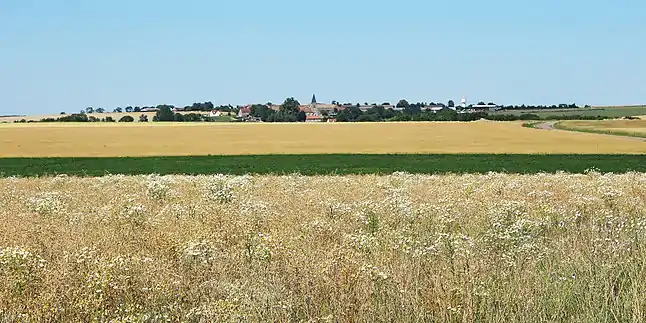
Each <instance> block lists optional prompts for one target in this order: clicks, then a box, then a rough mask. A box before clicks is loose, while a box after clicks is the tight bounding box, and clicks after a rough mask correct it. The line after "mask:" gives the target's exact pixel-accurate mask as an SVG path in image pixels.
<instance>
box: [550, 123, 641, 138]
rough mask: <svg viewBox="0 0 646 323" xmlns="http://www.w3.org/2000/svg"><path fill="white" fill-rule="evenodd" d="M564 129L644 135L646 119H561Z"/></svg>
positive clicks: (560, 124)
mask: <svg viewBox="0 0 646 323" xmlns="http://www.w3.org/2000/svg"><path fill="white" fill-rule="evenodd" d="M559 126H561V127H562V128H565V129H571V130H582V131H591V132H600V133H607V134H617V135H632V136H638V137H646V120H595V121H562V122H560V123H559Z"/></svg>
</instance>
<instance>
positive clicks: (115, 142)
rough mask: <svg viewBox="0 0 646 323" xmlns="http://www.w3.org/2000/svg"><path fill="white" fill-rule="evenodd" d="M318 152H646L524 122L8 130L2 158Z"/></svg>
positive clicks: (0, 139)
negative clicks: (543, 129) (535, 126)
mask: <svg viewBox="0 0 646 323" xmlns="http://www.w3.org/2000/svg"><path fill="white" fill-rule="evenodd" d="M311 153H319V154H326V153H528V154H531V153H563V154H567V153H590V154H603V153H639V154H641V153H646V147H645V146H644V144H643V143H641V142H635V141H634V140H627V139H625V138H612V137H609V136H600V135H596V134H586V133H575V132H565V131H542V130H536V129H529V128H524V127H521V123H518V122H492V121H476V122H468V123H467V122H464V123H459V122H428V123H346V124H342V123H323V124H311V123H308V124H251V123H248V124H238V123H236V124H230V123H221V124H213V123H192V124H186V123H170V124H161V123H154V124H153V123H148V124H123V123H116V124H106V123H97V124H5V125H0V157H53V156H69V157H81V156H99V157H106V156H164V155H184V156H186V155H208V154H213V155H220V154H223V155H235V154H311Z"/></svg>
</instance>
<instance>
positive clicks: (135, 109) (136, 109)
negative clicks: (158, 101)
mask: <svg viewBox="0 0 646 323" xmlns="http://www.w3.org/2000/svg"><path fill="white" fill-rule="evenodd" d="M133 111H134V112H141V108H140V107H135V108H134V109H133Z"/></svg>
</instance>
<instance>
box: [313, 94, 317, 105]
mask: <svg viewBox="0 0 646 323" xmlns="http://www.w3.org/2000/svg"><path fill="white" fill-rule="evenodd" d="M312 104H316V94H312Z"/></svg>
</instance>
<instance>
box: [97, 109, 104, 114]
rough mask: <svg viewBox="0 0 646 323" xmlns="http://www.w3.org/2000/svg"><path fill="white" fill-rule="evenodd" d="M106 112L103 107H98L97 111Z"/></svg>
mask: <svg viewBox="0 0 646 323" xmlns="http://www.w3.org/2000/svg"><path fill="white" fill-rule="evenodd" d="M104 112H105V109H103V108H98V109H96V113H104Z"/></svg>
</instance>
